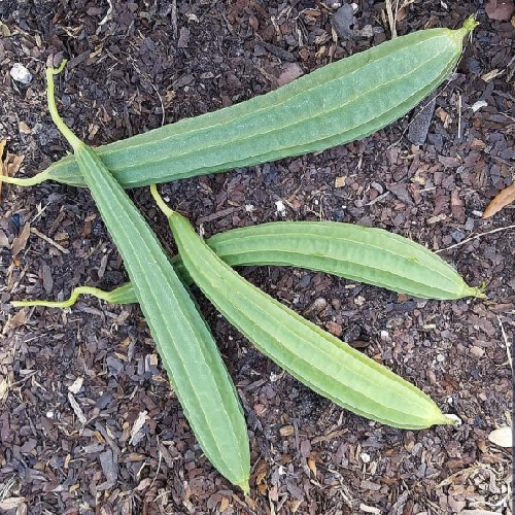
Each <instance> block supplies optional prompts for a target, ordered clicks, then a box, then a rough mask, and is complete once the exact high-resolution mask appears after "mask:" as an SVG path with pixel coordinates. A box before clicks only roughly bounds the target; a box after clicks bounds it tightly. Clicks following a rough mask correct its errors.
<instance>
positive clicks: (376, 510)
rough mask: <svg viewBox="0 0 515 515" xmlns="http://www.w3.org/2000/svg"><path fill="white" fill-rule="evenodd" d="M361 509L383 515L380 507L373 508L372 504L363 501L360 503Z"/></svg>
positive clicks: (375, 514)
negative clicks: (368, 504)
mask: <svg viewBox="0 0 515 515" xmlns="http://www.w3.org/2000/svg"><path fill="white" fill-rule="evenodd" d="M359 509H360V510H361V511H364V512H365V513H373V514H374V515H381V513H382V512H381V510H380V509H379V508H373V507H372V506H367V505H366V504H363V503H361V504H360V505H359Z"/></svg>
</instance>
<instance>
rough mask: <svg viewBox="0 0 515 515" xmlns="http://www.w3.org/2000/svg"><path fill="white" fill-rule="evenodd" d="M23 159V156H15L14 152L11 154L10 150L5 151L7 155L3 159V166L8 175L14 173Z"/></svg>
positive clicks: (10, 175)
mask: <svg viewBox="0 0 515 515" xmlns="http://www.w3.org/2000/svg"><path fill="white" fill-rule="evenodd" d="M24 159H25V156H16V155H14V154H11V153H10V152H7V156H6V157H5V161H4V168H5V172H6V174H7V175H9V177H12V176H13V175H16V174H17V173H18V170H19V169H20V167H21V164H22V163H23V160H24Z"/></svg>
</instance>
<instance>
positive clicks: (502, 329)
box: [497, 315, 513, 373]
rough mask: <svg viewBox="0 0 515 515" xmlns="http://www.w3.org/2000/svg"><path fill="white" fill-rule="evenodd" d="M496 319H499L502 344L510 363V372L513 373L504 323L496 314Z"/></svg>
mask: <svg viewBox="0 0 515 515" xmlns="http://www.w3.org/2000/svg"><path fill="white" fill-rule="evenodd" d="M497 320H498V321H499V325H500V327H501V333H502V337H503V339H504V345H505V346H506V354H507V355H508V363H509V364H510V368H511V372H512V373H513V360H512V358H511V343H510V342H509V341H508V336H507V334H506V331H505V330H504V325H503V323H502V320H501V318H500V317H499V315H497Z"/></svg>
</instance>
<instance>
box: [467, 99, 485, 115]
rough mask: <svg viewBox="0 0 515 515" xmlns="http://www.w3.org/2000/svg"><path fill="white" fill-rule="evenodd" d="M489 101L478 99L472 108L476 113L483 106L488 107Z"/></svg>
mask: <svg viewBox="0 0 515 515" xmlns="http://www.w3.org/2000/svg"><path fill="white" fill-rule="evenodd" d="M487 106H488V103H487V102H485V101H484V100H478V101H477V102H475V103H474V104H473V105H471V106H470V109H472V111H473V112H474V113H475V112H476V111H479V110H480V109H481V108H482V107H487Z"/></svg>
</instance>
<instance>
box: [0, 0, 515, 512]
mask: <svg viewBox="0 0 515 515" xmlns="http://www.w3.org/2000/svg"><path fill="white" fill-rule="evenodd" d="M112 3H113V4H114V9H113V11H112V12H111V13H110V14H109V15H107V14H108V8H109V5H108V3H107V2H105V1H95V0H91V1H88V0H70V1H65V0H32V1H26V0H19V1H16V0H2V2H1V3H0V21H1V22H2V24H1V25H0V141H1V140H2V139H5V140H7V147H6V149H7V150H8V151H9V152H10V153H11V154H14V155H18V156H24V162H23V164H22V166H21V169H20V171H18V175H33V174H35V173H36V172H38V171H40V170H42V169H44V168H45V167H46V166H48V165H49V164H50V163H51V162H52V161H54V160H56V159H57V158H59V157H61V156H62V155H63V154H64V153H65V150H66V145H65V144H64V142H63V140H62V138H61V137H60V136H59V135H58V133H57V131H56V129H55V128H54V126H53V124H52V122H51V120H50V117H49V115H48V112H47V108H46V98H45V86H44V82H43V78H44V69H45V63H46V60H47V58H48V57H49V56H52V55H53V56H57V59H59V56H63V55H64V56H66V57H68V58H70V59H71V62H70V63H69V66H68V67H67V72H66V75H65V76H64V78H63V79H61V82H60V85H59V98H60V99H61V101H62V102H63V104H64V106H63V108H62V109H63V113H64V115H65V118H66V121H67V122H68V124H69V125H70V126H71V127H72V129H73V130H74V131H75V132H76V133H77V134H79V135H80V137H81V138H82V139H84V140H85V141H87V142H89V143H90V144H92V145H100V144H102V143H107V142H110V141H114V140H116V139H119V138H124V137H127V136H130V135H132V134H137V133H141V132H144V131H146V130H149V129H151V128H154V127H158V126H159V125H160V124H161V123H162V117H163V107H164V111H165V114H164V118H165V120H166V122H173V121H176V120H179V119H182V118H184V117H188V116H194V115H197V114H200V113H204V112H206V111H212V110H215V109H219V108H221V107H223V106H226V105H230V104H232V103H235V102H240V101H242V100H245V99H247V98H251V97H253V96H255V95H258V94H261V93H264V92H267V91H269V90H271V89H274V88H276V87H277V86H278V84H281V83H283V82H284V81H285V80H286V79H287V77H288V76H289V75H291V74H292V73H295V72H298V71H299V69H301V70H302V71H304V72H309V71H311V70H314V69H316V68H317V67H319V66H322V65H324V64H327V63H329V62H330V61H331V60H336V59H340V58H343V57H345V56H348V55H350V54H352V53H355V52H359V51H362V50H365V49H367V48H368V47H370V46H371V45H376V44H379V43H380V42H382V41H384V40H385V39H387V38H389V37H390V28H389V26H388V24H387V22H386V17H385V15H384V4H383V3H374V2H373V1H372V0H362V1H360V2H358V10H357V12H356V13H355V18H356V19H355V20H354V25H352V26H351V27H350V28H349V25H348V23H347V24H346V23H345V21H346V20H345V12H343V11H339V10H338V7H339V4H334V7H333V6H331V2H327V3H326V4H324V3H323V2H321V1H317V0H316V1H308V0H284V1H281V2H279V3H278V2H265V1H263V0H237V1H236V0H232V1H231V0H225V1H212V2H211V1H206V0H190V1H178V2H175V1H174V0H139V1H138V2H132V3H131V2H126V1H113V2H112ZM508 3H509V2H508ZM476 11H477V12H478V19H479V21H480V22H481V25H480V27H479V28H478V29H477V31H476V32H475V34H474V37H473V38H472V41H471V42H470V43H469V44H468V45H467V49H466V52H465V56H464V58H463V60H462V61H461V63H460V65H459V66H458V69H457V70H456V73H455V74H454V75H453V76H452V78H451V80H450V81H449V82H448V83H446V84H445V85H444V86H443V87H441V88H440V89H439V91H438V95H437V96H436V106H435V110H434V113H433V114H432V112H431V111H432V110H431V109H429V110H428V111H429V120H430V125H429V132H428V134H427V137H426V134H425V132H424V123H420V124H417V126H418V127H419V131H420V130H421V131H422V134H420V133H418V134H415V135H413V134H411V136H412V140H413V141H417V139H418V140H419V142H423V143H421V144H420V145H419V146H414V145H413V144H412V143H411V142H410V141H409V140H408V138H407V136H408V128H409V125H410V120H411V117H406V118H404V119H403V120H401V121H399V122H398V123H395V124H393V125H392V126H390V127H388V128H387V129H385V130H383V131H381V132H379V133H378V134H376V135H374V136H372V137H369V138H367V139H365V140H364V141H360V142H357V143H354V144H350V145H346V146H344V147H338V148H334V149H332V150H329V151H326V152H323V153H320V154H319V155H316V156H314V155H309V156H306V157H302V158H297V159H291V160H285V161H281V162H277V163H270V164H266V165H263V166H259V167H254V168H248V169H241V170H235V171H233V172H230V173H225V174H220V175H216V176H206V177H200V178H196V179H191V180H184V181H179V182H177V183H174V184H168V185H165V186H163V187H162V189H161V191H162V193H163V194H164V195H165V196H166V197H167V198H168V199H169V203H170V205H171V206H173V207H177V208H179V209H180V210H181V211H182V212H184V213H186V214H187V215H188V217H189V218H190V220H192V222H194V223H196V225H197V228H200V227H202V228H203V230H204V231H205V234H206V236H209V235H211V234H214V233H217V232H220V231H224V230H227V229H229V228H232V227H238V226H243V225H250V224H256V223H260V222H264V221H271V220H280V219H290V220H318V219H323V220H338V221H345V222H351V223H358V224H363V225H370V226H374V227H382V228H385V229H388V230H391V231H393V232H395V233H398V234H402V235H404V236H408V237H410V238H412V239H414V240H415V241H417V242H419V243H422V244H424V245H427V246H428V247H429V248H431V249H434V250H438V249H440V250H444V251H443V253H442V254H441V255H442V256H443V257H444V258H445V259H447V260H448V261H449V262H450V263H452V264H453V265H455V266H456V268H457V269H458V270H459V272H460V273H461V274H462V275H463V276H464V277H465V278H466V279H467V281H468V282H469V283H471V284H474V285H478V284H480V283H483V282H484V283H486V285H487V290H486V291H487V294H488V297H489V299H488V301H484V302H483V301H478V300H460V301H457V302H427V301H424V302H420V301H417V300H414V299H409V298H406V297H405V296H399V295H396V294H394V293H390V292H387V291H383V290H379V289H377V288H373V287H369V286H362V285H359V284H354V283H351V282H349V281H344V280H340V279H337V278H334V277H331V276H328V275H324V274H318V273H312V272H307V271H303V270H292V269H286V268H266V267H265V268H254V269H246V270H243V271H242V273H243V274H244V275H245V276H246V277H247V278H248V279H249V280H251V281H252V282H253V283H255V284H257V285H258V286H260V287H261V288H263V289H264V290H265V291H267V292H269V293H270V294H272V295H273V296H274V297H276V298H278V299H280V300H281V301H282V302H284V303H285V304H287V305H289V306H290V307H292V308H293V309H295V310H297V311H298V312H299V313H309V316H310V318H311V319H312V320H313V321H315V322H316V323H318V324H319V325H320V326H322V327H326V328H329V329H331V330H332V331H333V332H335V333H336V334H341V338H342V339H344V340H346V341H348V342H349V343H351V344H353V345H355V346H357V347H359V348H360V349H363V352H365V353H366V354H368V355H369V356H372V357H374V358H375V359H377V360H378V361H380V362H382V363H384V364H385V365H387V366H388V367H390V368H391V369H392V370H394V371H395V372H396V373H398V374H400V375H401V376H402V377H404V378H406V379H408V380H410V381H412V382H413V383H415V384H417V385H418V386H419V387H420V388H422V389H423V390H424V391H425V392H427V393H428V394H430V395H431V396H432V398H433V399H435V400H436V401H437V402H438V404H439V405H440V406H442V408H443V410H444V411H445V412H448V413H454V414H457V415H458V416H459V417H460V418H461V420H462V421H463V423H462V425H461V426H460V427H459V428H457V429H454V428H451V427H436V428H433V429H430V430H425V431H419V432H412V431H401V430H396V429H391V428H388V427H384V426H381V425H379V424H376V423H371V422H369V421H367V420H365V419H363V418H360V417H358V416H355V415H352V414H350V413H349V412H347V411H344V410H342V409H340V408H338V407H337V406H335V405H334V404H332V403H331V402H329V401H327V400H325V399H323V398H321V397H319V396H318V395H316V394H314V393H312V392H311V391H310V390H309V389H307V388H306V387H304V386H303V385H301V384H299V383H298V382H297V381H295V380H294V379H292V378H291V377H290V376H289V375H288V374H286V373H283V372H282V371H281V370H280V369H279V368H278V367H277V366H276V365H275V364H273V363H272V362H271V361H269V360H268V359H267V358H265V357H263V356H262V355H261V354H260V353H258V352H257V351H256V350H254V348H253V347H252V346H251V345H250V344H249V343H248V342H247V341H246V340H245V339H243V338H242V337H241V336H240V335H239V334H238V333H237V331H236V330H234V329H232V328H231V327H230V326H229V325H228V324H227V323H226V322H225V320H223V319H222V318H221V317H220V316H218V315H217V313H216V312H215V311H214V309H213V308H212V307H211V306H210V305H209V304H208V303H207V302H206V301H205V300H204V299H203V298H202V297H201V295H200V294H198V292H196V294H197V298H198V299H199V302H200V305H201V308H202V311H203V313H204V314H205V315H206V317H207V319H208V322H209V323H210V325H211V327H212V329H213V332H214V334H215V336H216V339H217V341H218V342H219V344H220V348H221V350H222V352H223V353H224V357H225V359H226V362H227V365H228V367H229V369H230V371H231V373H232V376H233V377H234V379H235V382H236V384H237V386H238V390H239V393H240V396H241V399H242V402H243V404H244V408H245V411H246V418H247V422H248V426H249V431H250V439H251V446H252V463H253V470H252V477H251V486H252V490H251V495H250V497H249V498H247V499H245V498H244V497H243V495H242V493H241V492H240V491H238V490H237V489H235V488H232V487H231V485H230V484H228V483H227V481H225V480H224V479H223V478H222V477H220V475H219V474H218V473H217V472H216V471H215V470H214V469H213V468H212V466H211V465H210V464H209V462H208V461H207V459H206V457H205V456H204V455H203V453H202V452H201V450H200V449H199V446H198V444H197V442H196V441H195V439H194V437H193V435H192V433H191V431H190V429H189V427H188V424H187V422H186V420H185V418H184V415H183V413H182V411H181V408H180V406H179V404H178V401H177V399H176V397H175V396H174V394H173V392H172V391H171V389H170V388H169V386H168V383H167V381H166V378H165V374H164V372H163V370H162V369H161V367H160V364H159V362H158V358H157V354H156V350H155V347H154V344H153V342H152V341H151V339H150V337H149V333H148V331H147V327H146V325H145V323H144V320H143V318H142V316H141V312H140V310H139V308H138V307H137V306H128V307H117V306H111V305H106V304H105V303H102V302H99V301H97V300H94V299H92V298H83V299H82V300H81V301H80V302H79V303H78V304H77V305H76V306H75V307H74V308H73V309H72V310H69V311H66V312H62V311H58V310H52V309H39V308H38V309H27V310H23V311H16V310H14V309H13V308H12V306H11V305H10V300H12V299H23V298H50V299H60V298H66V297H67V296H68V295H69V293H70V291H71V290H72V289H73V287H74V286H76V285H79V284H87V285H93V286H101V287H104V288H112V287H113V286H115V285H118V284H120V283H121V282H123V281H124V278H125V272H124V269H123V266H122V263H121V261H120V258H119V257H118V254H117V252H116V249H115V247H114V246H113V244H112V242H111V240H110V238H109V236H108V234H107V232H106V230H105V227H104V226H103V224H102V222H101V220H100V218H99V215H98V213H97V211H96V209H95V206H94V203H93V202H92V200H91V198H90V195H89V193H88V192H87V191H86V190H77V189H73V188H69V187H66V186H62V185H59V184H55V183H45V184H43V185H41V186H38V187H34V188H29V189H21V188H15V187H7V186H5V185H4V187H3V190H2V195H3V199H2V204H1V206H0V302H1V306H0V307H1V311H0V331H1V332H2V340H1V342H2V344H1V347H0V442H1V447H0V512H2V513H8V514H12V513H17V514H25V513H30V514H75V513H81V514H93V513H98V514H100V513H102V514H127V513H134V514H140V513H141V514H158V513H170V514H171V513H195V514H203V513H224V514H231V513H257V514H267V513H270V514H273V513H277V514H279V513H280V514H290V513H297V514H310V515H315V514H317V515H318V514H325V515H337V514H351V513H373V514H387V513H388V514H392V515H412V514H413V515H415V514H419V515H422V514H448V513H449V514H451V513H463V514H466V513H468V512H467V511H466V510H486V511H481V512H479V511H478V512H475V511H474V512H470V513H474V514H478V513H481V514H486V513H503V514H508V513H511V511H510V503H511V476H512V461H511V449H503V448H501V447H498V446H496V445H494V444H493V443H490V442H489V441H488V435H489V434H490V432H491V431H492V430H494V429H495V428H497V427H499V426H506V425H509V424H511V409H512V370H511V368H510V364H509V353H508V352H507V346H508V345H509V343H510V342H512V341H513V337H514V332H515V331H514V329H515V317H514V313H515V307H514V298H515V269H514V257H515V229H514V227H513V225H514V224H515V211H514V210H513V208H512V209H510V208H507V209H505V210H503V211H502V212H501V213H499V214H498V215H496V216H495V217H494V218H493V219H491V220H488V221H482V220H481V213H482V211H483V210H484V208H485V207H486V205H487V204H488V202H489V201H490V200H491V199H492V198H493V196H494V195H495V194H496V193H497V192H498V191H500V190H501V189H502V188H504V187H505V186H507V185H508V184H510V183H511V182H512V179H513V170H514V158H515V146H514V138H513V135H514V133H515V110H514V106H515V92H514V88H513V84H514V82H513V81H514V70H515V63H514V59H513V56H514V52H515V44H514V38H513V36H514V28H513V25H512V24H511V23H510V22H509V21H507V22H502V21H492V20H489V19H488V17H487V16H486V14H485V12H484V6H483V2H482V1H481V0H476V1H465V2H430V1H417V2H414V3H412V4H411V5H410V6H409V7H407V8H405V9H404V10H403V11H402V13H401V14H402V16H401V18H402V20H400V21H399V22H398V24H397V29H398V32H399V34H405V33H409V32H411V31H414V30H418V29H422V28H426V27H435V26H446V27H456V26H458V25H459V24H460V23H461V22H462V21H463V20H464V19H465V17H466V16H467V15H469V14H470V13H474V12H476ZM336 13H338V14H336ZM106 15H107V18H106ZM335 17H336V23H335V22H334V20H335ZM351 21H352V20H351ZM333 24H334V26H335V27H336V28H335V29H334V30H333ZM6 29H8V31H7V30H6ZM7 32H9V33H10V35H8V34H7ZM1 34H4V36H3V37H2V36H1ZM15 63H21V64H23V65H24V66H25V67H26V68H28V69H29V70H30V72H31V73H32V74H33V76H34V79H33V81H32V83H31V84H30V85H29V86H28V87H21V86H20V85H19V84H17V83H15V82H13V81H12V80H11V77H10V74H9V71H10V69H11V68H12V66H13V65H14V64H15ZM492 70H498V75H497V76H495V77H494V78H493V79H489V77H488V76H487V77H485V74H488V73H489V72H492ZM285 74H286V75H285ZM493 75H495V74H493ZM490 76H492V74H490ZM485 79H486V80H485ZM479 100H483V101H485V102H486V104H487V105H486V106H485V107H482V108H481V109H479V110H477V111H476V112H474V111H473V110H472V109H471V106H472V105H473V104H475V103H476V102H477V101H479ZM460 106H461V107H460ZM458 125H459V127H458ZM412 132H413V131H412ZM342 177H343V178H345V181H344V182H345V183H344V185H343V186H342V183H343V181H342V180H341V179H340V180H339V181H338V182H336V179H337V178H342ZM337 186H338V187H337ZM132 195H133V198H134V199H135V201H136V203H137V205H138V206H139V207H141V209H142V211H143V212H144V213H145V214H146V216H147V217H148V219H149V220H150V221H151V223H152V225H153V226H154V227H155V228H156V230H157V231H158V232H159V233H160V234H161V235H162V239H163V241H164V242H165V244H166V245H168V246H170V248H172V242H171V238H170V236H169V231H168V230H167V228H166V224H165V221H164V220H163V217H162V216H161V215H160V214H158V213H157V211H156V209H155V206H154V203H153V202H152V201H151V198H150V195H149V193H148V190H146V189H141V190H138V191H134V192H133V193H132ZM279 200H282V201H283V203H284V204H285V206H286V212H285V213H284V215H281V214H280V213H279V212H278V211H277V208H276V202H277V201H279ZM250 206H252V207H250ZM510 226H511V228H510ZM503 228H505V229H504V230H503ZM493 229H500V230H499V231H498V232H490V233H489V231H492V230H493ZM483 233H486V234H484V235H483V236H481V237H479V238H476V239H470V240H469V238H470V237H472V236H475V235H478V234H483ZM41 235H42V236H43V237H42V236H41ZM56 244H57V245H56ZM455 244H460V245H459V246H456V247H453V245H455ZM449 247H450V248H449ZM447 248H449V249H448V250H445V249H447ZM320 298H323V299H325V300H326V307H325V308H324V309H322V310H321V311H319V312H316V310H313V309H309V308H310V307H311V306H312V305H313V303H314V302H315V301H316V300H317V299H320ZM320 302H321V301H319V305H320ZM501 327H503V328H504V334H503V331H502V330H501ZM70 387H71V391H70V390H69V388H70ZM80 413H82V414H83V416H84V417H85V419H86V423H85V424H83V423H81V421H80ZM138 417H140V418H141V417H143V418H144V421H145V422H144V424H143V426H142V427H141V429H140V431H139V432H138V433H137V435H136V436H135V437H133V436H131V431H132V430H133V427H134V425H135V423H136V420H137V419H138ZM464 510H465V511H464Z"/></svg>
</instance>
